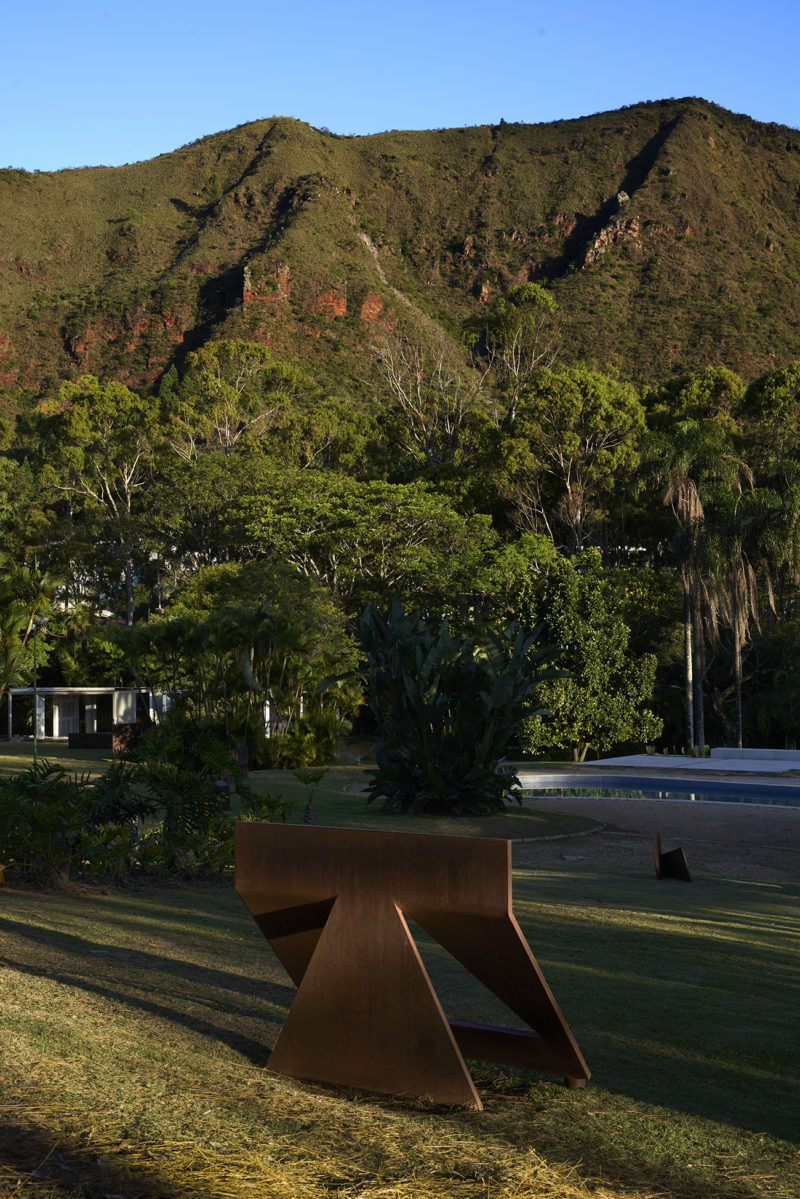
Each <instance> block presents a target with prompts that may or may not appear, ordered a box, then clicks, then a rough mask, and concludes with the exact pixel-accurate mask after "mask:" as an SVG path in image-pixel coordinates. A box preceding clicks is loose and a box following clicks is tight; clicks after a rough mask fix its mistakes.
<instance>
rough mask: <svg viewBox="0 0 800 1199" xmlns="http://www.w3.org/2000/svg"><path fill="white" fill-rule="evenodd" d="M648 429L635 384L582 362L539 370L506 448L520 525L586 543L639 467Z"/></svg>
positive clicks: (567, 542)
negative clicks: (641, 444)
mask: <svg viewBox="0 0 800 1199" xmlns="http://www.w3.org/2000/svg"><path fill="white" fill-rule="evenodd" d="M644 429H645V421H644V409H643V408H642V405H641V403H640V401H639V398H638V396H637V395H636V392H635V390H634V389H633V387H632V386H631V385H630V384H629V383H622V382H620V381H619V380H617V379H614V378H611V377H609V376H608V375H602V374H600V373H599V371H595V370H589V369H588V368H586V367H581V366H571V367H564V368H561V369H559V370H555V371H548V370H543V371H539V372H537V373H536V375H535V376H534V377H533V379H532V380H531V382H530V384H529V385H528V387H527V388H526V390H525V393H524V396H523V398H522V400H521V402H520V404H519V408H518V411H517V417H516V420H515V422H514V425H513V428H512V429H511V432H510V434H509V436H508V438H507V439H506V440H505V441H504V442H503V444H502V446H501V455H502V457H503V459H504V460H505V462H506V466H505V474H506V483H505V490H506V493H507V495H508V496H509V498H510V499H511V502H512V505H513V507H514V509H515V513H516V523H517V525H518V527H519V528H520V529H521V530H522V531H523V532H528V533H538V532H541V531H542V530H544V531H546V532H547V534H548V536H550V537H551V538H552V539H553V540H554V541H555V542H556V543H557V544H561V545H563V546H565V548H567V549H568V550H570V552H575V551H578V550H581V549H583V548H585V546H586V545H587V543H588V542H589V540H590V538H591V537H592V536H593V535H594V534H596V532H597V529H598V526H599V524H600V522H601V521H602V520H603V518H604V516H605V512H606V506H607V503H608V499H609V496H610V495H612V494H613V493H614V491H615V490H617V489H619V488H620V486H621V484H622V482H623V481H624V480H625V479H626V478H627V477H628V476H629V475H631V474H632V472H633V470H634V468H635V467H636V466H637V464H638V445H639V441H640V440H641V437H642V434H643V433H644Z"/></svg>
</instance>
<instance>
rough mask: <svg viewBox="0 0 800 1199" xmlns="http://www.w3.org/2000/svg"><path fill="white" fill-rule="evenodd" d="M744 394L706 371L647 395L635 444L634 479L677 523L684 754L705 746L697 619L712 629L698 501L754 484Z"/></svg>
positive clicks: (708, 562) (729, 377) (720, 373)
mask: <svg viewBox="0 0 800 1199" xmlns="http://www.w3.org/2000/svg"><path fill="white" fill-rule="evenodd" d="M743 392H744V387H743V384H742V381H741V379H739V377H738V375H734V374H733V372H731V371H728V370H726V369H725V368H722V367H719V368H717V367H713V368H712V367H709V368H708V369H706V370H704V371H698V372H696V373H695V374H693V375H687V376H684V377H682V378H681V379H678V380H674V381H672V382H671V383H669V384H667V385H666V386H665V387H664V388H662V389H660V391H658V392H656V393H651V395H650V396H649V397H648V399H649V401H650V404H651V412H650V415H649V424H650V426H651V431H650V432H649V433H648V435H647V437H646V438H645V439H644V441H643V443H642V466H641V479H642V480H643V481H644V482H645V484H650V485H653V484H654V485H655V486H657V487H658V488H659V489H660V490H661V493H662V498H663V502H664V504H665V505H666V506H667V507H669V508H670V509H671V511H672V513H673V517H674V520H675V525H676V530H675V536H674V538H673V542H672V549H673V552H674V554H675V556H676V558H677V561H678V569H679V571H680V577H681V583H682V586H683V608H684V616H683V620H684V687H685V715H686V729H685V737H686V748H687V749H692V748H693V747H694V746H695V745H699V746H700V747H701V748H702V747H703V746H704V745H705V711H704V694H703V683H704V675H705V669H706V664H705V629H704V613H705V616H706V618H707V620H708V621H710V622H711V625H712V627H713V625H714V622H715V620H716V614H717V611H718V604H719V594H718V591H717V589H716V588H715V587H714V585H713V576H714V573H715V567H714V563H713V551H712V547H711V543H710V542H709V538H708V530H707V528H706V521H705V509H704V495H705V496H707V495H708V494H709V489H710V488H711V487H712V486H716V487H721V488H723V489H727V490H729V491H731V492H736V493H740V492H741V491H742V489H743V487H745V486H749V485H752V481H753V476H752V472H751V471H750V468H749V467H748V465H747V463H746V462H745V461H744V459H743V458H742V457H741V455H740V453H739V452H738V448H737V444H736V441H737V438H738V436H739V433H740V426H739V424H738V420H737V415H736V414H737V413H738V411H739V407H740V403H741V397H742V395H743Z"/></svg>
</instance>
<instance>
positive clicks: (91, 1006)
mask: <svg viewBox="0 0 800 1199" xmlns="http://www.w3.org/2000/svg"><path fill="white" fill-rule="evenodd" d="M561 851H563V846H562V847H561ZM525 854H526V848H525V845H518V846H516V847H515V876H514V899H515V904H514V906H515V911H516V912H517V915H518V917H519V919H520V922H521V924H522V927H523V930H524V931H525V933H526V936H527V937H528V940H529V942H530V944H531V946H532V948H533V950H534V953H535V954H536V956H537V959H538V960H539V962H540V964H541V966H542V967H543V969H544V972H545V974H546V977H547V979H548V981H549V983H550V985H551V987H552V988H553V991H554V993H555V995H556V998H557V1000H558V1002H559V1004H560V1006H561V1008H562V1010H563V1012H564V1014H565V1016H566V1018H567V1020H568V1021H569V1023H570V1026H571V1028H572V1030H573V1033H574V1034H575V1036H576V1038H577V1040H578V1043H579V1044H580V1046H581V1049H582V1051H583V1053H584V1055H585V1057H586V1059H587V1061H588V1063H589V1065H590V1067H591V1069H592V1071H593V1079H592V1082H591V1083H590V1085H589V1087H588V1088H587V1089H586V1090H585V1091H568V1090H566V1089H564V1088H563V1087H561V1086H559V1085H557V1080H555V1079H552V1078H550V1079H547V1078H544V1077H541V1076H536V1075H534V1074H528V1073H526V1072H520V1073H516V1074H515V1073H513V1072H509V1071H505V1072H504V1071H501V1070H499V1069H497V1068H495V1067H493V1066H491V1065H487V1064H475V1065H474V1070H473V1072H474V1074H475V1076H476V1078H477V1080H478V1085H479V1090H480V1092H481V1095H482V1098H483V1101H484V1104H485V1110H484V1112H482V1113H478V1112H471V1111H461V1110H452V1109H439V1108H434V1107H430V1106H426V1105H424V1104H414V1103H406V1102H401V1101H394V1100H391V1099H385V1098H375V1097H370V1096H365V1095H361V1094H356V1093H350V1092H347V1091H341V1090H335V1089H330V1088H324V1087H320V1086H315V1085H312V1084H301V1083H298V1082H294V1081H292V1080H289V1079H284V1078H279V1077H277V1076H273V1075H270V1074H269V1072H268V1070H267V1068H266V1067H267V1066H268V1061H269V1049H270V1046H271V1045H272V1044H273V1043H274V1041H275V1038H276V1036H277V1033H278V1030H279V1028H280V1026H281V1023H282V1021H283V1019H284V1017H285V1014H286V1011H287V1008H288V1006H289V1004H290V1002H291V999H292V995H293V988H292V987H291V985H290V983H289V980H288V979H287V978H286V977H285V975H284V974H283V973H282V971H281V969H280V967H279V965H278V963H277V961H276V959H275V958H274V956H273V955H272V953H271V951H270V949H269V946H268V944H267V942H266V941H265V940H264V939H263V938H262V937H261V935H260V934H259V933H258V931H257V929H256V927H255V925H254V923H253V921H252V920H251V918H250V917H249V915H248V914H247V912H246V910H245V908H244V906H243V905H242V904H241V902H240V900H239V899H238V897H237V896H236V894H235V892H234V890H233V885H232V881H231V880H230V879H225V880H221V881H219V882H218V883H214V884H211V883H209V884H205V885H192V886H185V887H182V886H177V885H173V886H163V885H159V886H152V887H143V888H141V889H139V890H135V891H134V890H131V891H110V890H106V889H103V888H99V887H97V888H83V889H81V890H78V891H75V892H73V893H52V894H47V893H37V892H32V891H24V890H16V889H14V888H10V887H7V888H5V889H4V890H0V1023H1V1024H2V1028H1V1029H0V1037H1V1039H0V1061H1V1062H2V1093H1V1094H0V1119H2V1122H3V1127H2V1132H0V1163H2V1164H0V1194H3V1187H4V1186H5V1188H6V1190H7V1191H8V1193H9V1194H18V1195H25V1196H31V1197H34V1199H44V1197H45V1196H47V1197H50V1199H56V1197H58V1199H66V1197H69V1196H75V1197H77V1196H84V1197H87V1199H88V1197H91V1199H101V1197H103V1196H123V1197H124V1199H139V1197H142V1199H144V1197H148V1199H152V1197H153V1196H188V1197H196V1199H212V1197H217V1196H219V1197H225V1196H244V1195H257V1196H279V1197H283V1196H287V1197H288V1196H302V1197H306V1196H308V1197H309V1199H321V1197H326V1199H330V1197H333V1196H339V1197H355V1196H359V1197H361V1199H378V1197H379V1196H380V1197H381V1199H386V1197H394V1199H415V1197H417V1196H419V1197H424V1199H428V1197H431V1199H432V1197H433V1196H447V1197H452V1199H478V1197H480V1199H512V1197H518V1196H531V1197H533V1196H536V1197H538V1196H550V1197H552V1199H567V1197H581V1196H584V1197H586V1196H589V1195H590V1194H591V1195H595V1196H612V1195H613V1196H628V1197H629V1199H633V1197H634V1196H635V1197H637V1199H643V1197H644V1196H693V1197H694V1196H697V1197H700V1196H704V1197H713V1199H724V1197H728V1196H730V1197H737V1199H745V1197H747V1199H755V1197H756V1196H764V1195H769V1196H772V1197H781V1199H789V1197H792V1199H796V1196H797V1195H798V1194H800V1170H798V1163H799V1159H798V1140H799V1139H800V1138H799V1137H798V1125H799V1124H800V1116H799V1115H798V1113H800V1081H799V1080H800V1051H799V1050H798V1035H797V1029H798V1021H797V1012H798V1008H799V1007H800V921H799V920H798V917H800V885H797V884H766V883H753V882H748V881H746V880H732V879H731V880H728V879H720V878H716V877H710V876H702V875H698V876H697V877H696V878H695V881H694V882H693V883H692V884H691V885H686V884H682V883H675V882H657V881H656V880H655V878H654V877H653V874H652V872H651V871H649V870H648V869H646V868H645V867H643V868H642V869H641V870H635V871H627V872H625V871H619V870H607V869H599V868H596V867H593V866H592V865H590V864H583V863H580V864H578V863H565V862H564V860H563V859H562V858H561V857H560V851H559V846H558V843H557V842H556V843H554V853H553V864H552V866H551V867H549V868H548V869H541V868H538V869H533V868H531V867H529V866H528V865H527V864H526V860H525ZM420 948H421V951H422V954H423V957H424V959H425V960H426V963H427V965H428V968H429V970H430V973H431V975H432V977H433V981H434V984H435V986H436V988H437V991H438V993H439V995H440V997H441V998H442V1001H443V1004H444V1007H445V1010H446V1011H447V1012H448V1014H450V1015H453V1016H460V1015H463V1014H468V1015H471V1016H473V1017H474V1018H476V1019H479V1020H480V1019H481V1018H482V1017H483V1018H489V1019H491V1018H493V1016H494V1015H495V1013H494V1011H493V1005H492V1003H491V1002H490V1001H489V1000H488V999H487V997H486V996H485V995H484V994H483V993H482V992H481V990H480V988H479V987H478V985H477V984H474V983H473V982H472V981H471V980H470V979H469V978H467V977H465V976H464V974H463V972H461V971H460V970H459V969H458V968H457V967H456V966H455V965H454V964H451V962H450V960H449V959H448V958H447V957H446V955H444V954H443V953H442V952H441V951H438V950H437V949H436V947H435V946H433V945H431V943H430V942H429V941H428V940H427V939H425V938H424V937H421V938H420ZM343 1035H346V1030H343Z"/></svg>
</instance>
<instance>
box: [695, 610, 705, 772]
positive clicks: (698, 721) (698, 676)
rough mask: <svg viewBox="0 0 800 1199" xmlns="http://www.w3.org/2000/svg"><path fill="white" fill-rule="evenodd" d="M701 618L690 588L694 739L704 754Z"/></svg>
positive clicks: (703, 664)
mask: <svg viewBox="0 0 800 1199" xmlns="http://www.w3.org/2000/svg"><path fill="white" fill-rule="evenodd" d="M704 656H705V655H704V653H703V618H702V614H701V612H700V596H699V595H698V594H697V589H696V588H692V663H693V678H692V683H693V692H694V739H695V745H696V746H697V747H698V749H699V750H700V753H701V754H703V753H704V752H705V744H706V722H705V711H704V708H703V674H704V666H705V663H704V660H703V659H704Z"/></svg>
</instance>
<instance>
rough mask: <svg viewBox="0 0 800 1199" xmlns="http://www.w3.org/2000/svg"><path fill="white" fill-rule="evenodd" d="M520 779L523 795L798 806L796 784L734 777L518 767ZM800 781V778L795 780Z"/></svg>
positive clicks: (541, 797)
mask: <svg viewBox="0 0 800 1199" xmlns="http://www.w3.org/2000/svg"><path fill="white" fill-rule="evenodd" d="M519 773H520V781H521V782H522V793H523V796H524V798H525V799H556V798H558V797H559V796H567V795H574V796H575V797H576V798H580V799H583V798H586V797H590V796H595V797H596V796H602V797H603V798H606V799H613V798H616V799H666V800H673V801H684V802H695V803H746V804H771V805H775V806H778V807H783V808H800V786H794V785H791V786H790V785H787V784H786V783H765V782H763V781H759V782H757V783H755V782H739V780H738V779H709V778H697V779H688V778H675V777H672V778H665V777H663V776H662V777H660V778H658V777H656V778H654V777H653V776H652V775H638V774H627V773H626V774H606V773H602V774H600V773H593V772H591V771H588V770H587V771H583V770H582V771H574V772H569V771H553V772H545V771H538V770H536V771H532V770H522V771H520V772H519ZM799 782H800V780H799Z"/></svg>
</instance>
